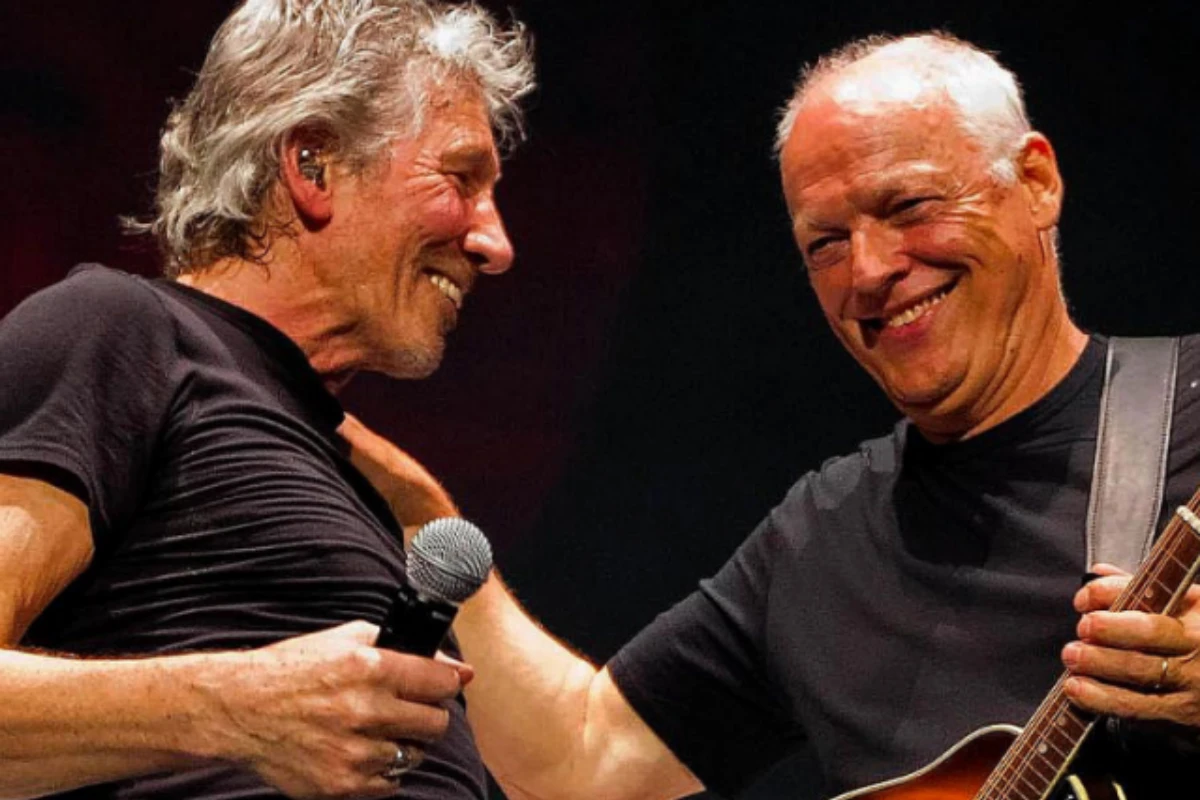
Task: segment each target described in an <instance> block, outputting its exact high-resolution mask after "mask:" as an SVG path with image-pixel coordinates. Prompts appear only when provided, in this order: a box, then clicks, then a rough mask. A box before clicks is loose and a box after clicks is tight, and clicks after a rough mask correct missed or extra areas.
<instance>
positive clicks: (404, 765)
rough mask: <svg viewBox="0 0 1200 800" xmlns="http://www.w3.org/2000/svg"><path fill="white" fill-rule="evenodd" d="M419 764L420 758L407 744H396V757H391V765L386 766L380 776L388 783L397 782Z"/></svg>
mask: <svg viewBox="0 0 1200 800" xmlns="http://www.w3.org/2000/svg"><path fill="white" fill-rule="evenodd" d="M419 763H421V757H420V755H419V754H418V753H417V752H416V750H415V749H413V748H412V747H411V746H409V745H407V744H398V745H396V755H395V756H393V757H392V763H391V764H388V766H387V769H385V770H384V771H383V772H382V773H381V774H382V775H383V777H384V778H386V779H387V780H389V781H398V780H400V778H402V777H404V774H405V773H407V772H408V771H409V770H411V769H412V768H413V767H415V766H417V764H419Z"/></svg>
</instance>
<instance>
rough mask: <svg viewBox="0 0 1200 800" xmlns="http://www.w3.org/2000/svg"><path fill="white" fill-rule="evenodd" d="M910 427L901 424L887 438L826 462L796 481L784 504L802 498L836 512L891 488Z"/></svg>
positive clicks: (865, 442)
mask: <svg viewBox="0 0 1200 800" xmlns="http://www.w3.org/2000/svg"><path fill="white" fill-rule="evenodd" d="M907 427H908V423H907V422H905V421H901V422H899V423H897V424H896V427H895V428H893V429H892V431H891V432H890V433H889V434H887V435H886V436H880V437H877V438H875V439H867V440H866V441H864V442H861V443H860V444H859V446H858V449H857V450H855V451H854V452H852V453H849V454H846V455H842V456H836V457H834V458H830V459H828V460H826V461H825V462H824V463H823V464H822V465H821V466H820V468H818V469H815V470H813V471H811V472H809V473H807V474H806V475H804V477H802V478H801V479H800V480H799V481H797V482H796V484H795V485H794V486H793V487H792V489H791V491H789V492H788V496H787V498H786V499H785V501H784V504H785V505H787V504H788V503H789V502H794V501H796V500H799V499H802V498H803V499H804V500H805V501H806V502H811V503H812V504H813V505H814V506H815V508H816V510H818V511H836V510H838V509H840V508H842V507H844V506H847V505H848V504H850V503H851V502H853V503H855V504H857V503H858V502H860V501H863V500H866V499H868V498H869V497H872V496H875V495H877V494H878V493H879V492H881V491H882V490H886V489H888V488H890V487H891V485H892V484H893V483H894V481H895V476H896V474H897V473H898V472H899V469H900V463H901V453H902V451H903V449H904V440H905V437H906V434H907Z"/></svg>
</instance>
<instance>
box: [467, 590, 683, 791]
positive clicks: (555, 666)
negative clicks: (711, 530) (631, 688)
mask: <svg viewBox="0 0 1200 800" xmlns="http://www.w3.org/2000/svg"><path fill="white" fill-rule="evenodd" d="M454 632H455V635H456V636H457V638H458V643H459V646H460V647H461V648H462V651H463V655H464V656H465V657H466V658H467V660H468V661H471V662H473V663H476V664H478V666H479V669H478V674H477V676H476V678H475V680H474V681H472V683H471V685H470V687H469V688H468V689H467V713H468V716H469V717H470V720H471V726H472V728H473V730H474V731H475V737H476V739H477V741H478V742H479V746H480V750H481V751H482V752H483V756H484V761H486V762H487V764H488V767H489V768H490V769H491V770H492V774H493V775H494V776H495V777H496V779H497V780H498V781H499V782H500V784H501V786H503V787H504V790H505V791H506V792H507V793H508V795H509V797H511V798H513V800H557V799H559V798H561V799H562V800H567V798H578V797H603V798H605V799H606V800H667V799H668V798H675V797H682V796H684V795H689V794H694V793H696V792H699V791H701V790H702V789H703V788H704V787H703V786H702V785H701V784H700V781H699V780H697V779H696V777H695V776H694V775H692V773H691V772H690V771H689V770H688V769H687V768H686V767H685V766H684V765H683V764H682V763H680V761H679V759H678V758H676V757H675V755H674V754H673V753H672V752H671V751H670V750H669V749H668V748H667V746H666V745H665V744H664V743H663V742H662V740H661V739H659V738H658V736H657V735H655V733H654V732H653V731H652V730H651V729H650V728H649V726H647V725H646V723H645V722H644V721H642V719H641V717H639V716H638V715H637V713H636V712H634V710H633V709H632V708H631V707H630V705H629V703H628V702H627V701H626V700H625V698H624V696H623V695H622V694H621V693H620V691H619V690H618V689H617V686H616V684H615V683H613V680H612V677H611V676H610V675H609V672H608V670H607V669H602V670H597V669H596V668H595V667H594V666H592V665H591V664H590V663H588V662H587V661H586V660H584V659H583V658H580V657H579V656H577V655H575V654H574V653H572V652H571V651H570V650H569V649H568V648H567V647H565V646H564V645H563V644H562V643H560V642H558V641H557V640H555V639H554V638H553V637H551V636H550V635H549V634H548V633H546V631H545V630H543V629H542V628H541V627H540V626H538V625H537V624H536V623H534V622H533V621H532V620H531V619H530V618H529V616H528V615H527V614H525V613H524V612H523V611H522V610H521V608H520V607H519V606H518V604H517V602H516V601H515V600H514V599H513V597H512V595H511V594H509V592H508V590H507V589H506V588H505V587H504V585H503V584H502V583H501V581H500V579H499V578H498V577H497V576H496V575H495V573H493V574H492V576H491V578H490V579H489V580H488V582H487V584H485V585H484V587H483V588H482V589H481V590H480V591H479V593H478V594H477V595H475V596H474V597H473V598H471V599H470V600H468V601H467V602H466V603H465V604H464V605H463V608H462V610H461V611H460V612H459V614H458V617H457V618H456V620H455V624H454Z"/></svg>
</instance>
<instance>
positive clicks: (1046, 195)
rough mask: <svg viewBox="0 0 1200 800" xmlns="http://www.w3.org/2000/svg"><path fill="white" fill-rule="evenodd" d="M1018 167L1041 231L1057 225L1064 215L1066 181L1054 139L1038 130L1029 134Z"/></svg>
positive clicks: (1024, 140) (1022, 144)
mask: <svg viewBox="0 0 1200 800" xmlns="http://www.w3.org/2000/svg"><path fill="white" fill-rule="evenodd" d="M1016 167H1017V180H1018V181H1020V183H1021V185H1022V186H1023V187H1024V190H1025V196H1026V199H1027V200H1028V202H1029V212H1030V214H1031V216H1032V217H1033V221H1034V224H1036V225H1037V227H1038V229H1039V230H1049V229H1050V228H1053V227H1054V226H1055V225H1057V224H1058V218H1059V215H1060V214H1062V202H1063V181H1062V176H1061V175H1060V174H1059V172H1058V159H1057V158H1056V157H1055V155H1054V148H1053V147H1051V146H1050V140H1049V139H1047V138H1046V137H1045V136H1043V135H1042V134H1040V133H1037V132H1033V133H1027V134H1025V138H1024V139H1023V140H1022V142H1021V149H1020V151H1019V152H1018V153H1017V158H1016Z"/></svg>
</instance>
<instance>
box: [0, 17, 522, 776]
mask: <svg viewBox="0 0 1200 800" xmlns="http://www.w3.org/2000/svg"><path fill="white" fill-rule="evenodd" d="M532 80H533V75H532V63H531V58H530V49H529V44H528V41H527V38H526V37H525V35H524V33H523V31H522V29H521V27H520V26H519V25H518V26H514V27H512V28H510V29H503V28H501V27H500V26H499V25H497V23H496V22H495V21H494V20H493V19H492V18H491V17H490V16H489V15H488V14H487V13H486V12H484V11H483V10H481V9H480V8H478V7H475V6H471V5H462V6H452V5H444V4H440V3H437V2H435V0H246V2H244V3H242V4H241V5H240V6H239V7H238V8H237V9H236V10H235V11H234V12H233V13H232V15H231V16H230V17H229V18H228V19H227V20H226V22H225V23H224V24H223V25H222V26H221V28H220V30H219V31H218V33H217V35H216V37H215V39H214V41H213V43H212V47H211V48H210V50H209V53H208V56H207V58H206V60H205V63H204V66H203V68H202V69H201V71H200V73H199V75H198V77H197V80H196V84H195V87H194V88H193V90H192V92H191V94H190V95H189V96H188V97H187V98H186V100H184V102H183V103H182V104H180V105H179V106H178V108H177V109H176V110H175V111H174V113H173V114H172V115H171V117H170V119H169V121H168V123H167V126H166V129H165V131H164V133H163V136H162V164H161V179H160V184H159V190H158V195H157V213H156V215H155V218H154V219H153V221H152V222H150V223H148V224H147V225H144V226H141V227H143V228H145V229H149V230H152V231H153V232H154V233H155V234H156V235H157V237H158V240H159V242H160V243H161V247H162V251H163V254H164V258H165V262H166V270H165V271H166V273H167V276H168V277H167V278H166V279H163V280H153V281H151V280H143V279H141V278H137V277H133V276H130V275H128V274H124V273H120V272H117V271H115V270H111V269H108V268H105V267H101V266H98V265H88V266H85V267H81V268H78V269H76V270H75V271H74V272H73V273H72V274H71V275H70V276H69V277H68V278H67V279H66V280H64V281H62V282H61V283H59V284H57V285H55V286H53V287H50V288H49V289H47V290H45V291H43V292H40V293H38V294H37V295H34V296H33V297H31V298H29V299H28V300H26V301H25V302H24V303H22V304H21V306H19V307H18V308H17V309H15V310H14V311H13V312H12V313H11V314H10V315H9V316H8V317H6V318H5V319H4V320H3V321H2V322H0V364H3V365H4V366H3V377H4V380H3V381H0V574H3V575H4V580H3V581H0V642H2V643H3V646H4V649H3V650H0V795H3V796H5V797H34V796H45V795H48V794H55V795H56V796H64V797H65V796H70V797H88V798H116V797H120V798H126V799H132V798H150V797H154V798H162V797H171V798H235V797H236V798H258V797H263V798H266V797H279V796H283V795H286V796H290V797H368V796H369V797H381V796H397V797H407V798H428V799H429V800H432V799H433V798H445V799H448V798H483V797H485V795H486V783H485V779H484V772H483V768H482V764H481V763H480V760H479V756H478V753H477V751H476V749H475V745H474V742H473V740H472V737H471V734H470V732H469V729H468V728H467V725H466V720H465V716H464V712H463V708H462V703H461V701H460V699H459V698H458V695H459V692H460V688H461V685H462V683H463V682H464V680H465V679H466V678H469V677H470V671H469V669H468V668H466V667H465V666H463V665H461V664H459V665H456V664H453V663H450V664H445V663H438V662H437V661H434V660H431V659H425V658H418V657H416V656H411V655H406V654H402V653H397V652H392V651H389V650H386V649H382V648H377V647H375V646H373V645H374V644H375V643H376V635H377V633H378V628H377V627H376V624H377V623H379V622H380V621H381V620H382V619H383V618H384V617H385V615H386V613H387V611H388V609H389V607H390V605H391V603H392V601H393V598H394V597H395V594H396V589H397V587H398V586H399V585H400V583H401V581H402V580H403V574H404V557H403V530H402V522H404V521H406V520H407V519H408V518H409V517H411V516H416V515H419V512H420V509H419V508H418V507H415V506H411V507H405V506H404V505H403V503H401V504H400V505H398V506H397V510H399V511H400V512H401V513H402V515H403V516H402V517H401V518H400V520H399V521H398V520H397V518H396V517H395V516H393V514H392V513H391V511H390V509H389V508H388V505H387V503H386V501H385V500H384V499H383V498H382V497H380V496H379V495H378V494H377V493H376V492H374V491H373V490H372V489H371V487H370V485H369V483H367V480H366V479H365V477H364V476H363V473H362V472H360V471H359V468H362V469H365V470H368V471H369V470H371V469H373V468H374V467H373V465H372V464H371V463H370V462H369V460H364V458H365V456H364V454H363V453H361V452H353V453H352V452H351V448H350V447H349V445H348V443H347V441H346V439H345V438H343V437H344V436H347V435H349V436H351V437H353V436H355V435H356V432H357V431H359V430H360V428H361V426H359V425H358V423H357V422H356V421H355V420H353V419H352V418H346V417H344V414H343V411H342V408H341V406H340V405H339V403H338V402H337V400H336V399H335V397H334V396H333V394H332V392H335V391H336V390H337V389H338V388H340V387H341V386H343V385H344V384H345V382H346V381H347V380H348V379H349V378H350V377H351V376H352V375H353V374H354V373H356V372H358V371H360V370H373V371H376V372H381V373H385V374H387V375H391V376H394V377H397V378H419V377H423V376H425V375H428V374H429V373H430V372H431V371H433V370H434V369H435V368H436V367H437V365H438V362H439V360H440V359H441V355H442V350H443V346H444V341H445V338H446V336H447V335H448V334H449V332H450V331H451V330H452V329H453V328H454V326H455V323H456V321H457V319H458V315H459V313H460V312H461V309H462V306H463V300H464V297H465V296H466V295H467V294H468V293H469V292H470V291H471V289H472V286H473V284H474V283H475V281H476V280H477V279H478V278H479V277H480V276H481V275H495V274H499V273H502V272H504V271H505V270H506V269H508V267H509V266H510V263H511V261H512V248H511V245H510V243H509V241H508V238H507V236H506V234H505V231H504V227H503V224H502V222H501V219H500V216H499V212H498V211H497V209H496V206H495V202H494V196H493V188H494V185H495V183H496V180H497V177H498V173H499V157H498V150H497V144H496V141H497V137H499V138H500V139H501V140H502V141H504V140H509V139H512V138H515V137H516V136H517V135H519V134H520V132H521V128H520V113H519V109H518V107H517V101H518V100H519V98H520V97H521V96H522V95H524V94H525V93H527V92H528V91H529V90H530V89H531V87H532ZM135 227H139V226H137V225H135ZM414 502H416V501H415V500H414Z"/></svg>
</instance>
